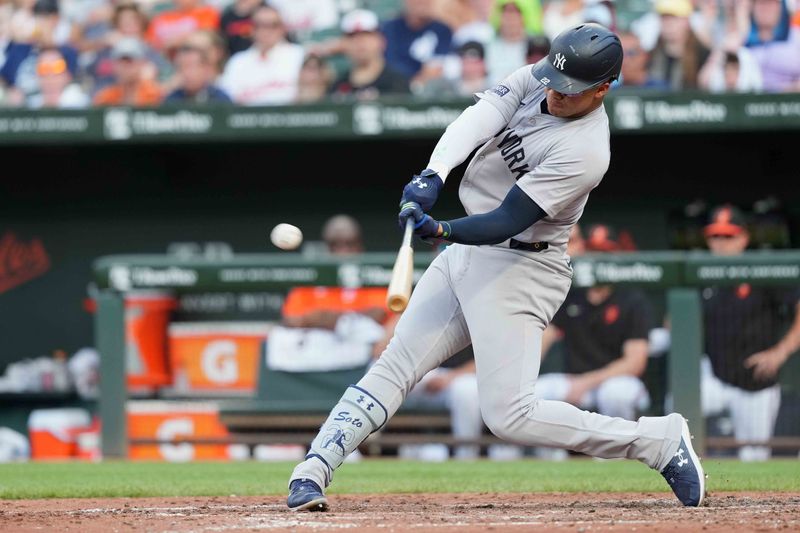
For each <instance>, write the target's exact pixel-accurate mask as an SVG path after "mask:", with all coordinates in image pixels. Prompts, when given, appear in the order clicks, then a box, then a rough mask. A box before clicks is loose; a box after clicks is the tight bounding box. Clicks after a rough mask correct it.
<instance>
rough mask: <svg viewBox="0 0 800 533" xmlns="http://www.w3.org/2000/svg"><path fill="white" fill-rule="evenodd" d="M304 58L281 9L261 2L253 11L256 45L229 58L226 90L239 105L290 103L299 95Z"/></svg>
mask: <svg viewBox="0 0 800 533" xmlns="http://www.w3.org/2000/svg"><path fill="white" fill-rule="evenodd" d="M304 58H305V54H304V52H303V47H302V46H299V45H297V44H292V43H289V42H287V41H286V29H285V28H284V27H283V22H282V21H281V17H280V14H279V13H278V11H277V10H276V9H275V8H272V7H269V6H266V5H261V6H259V7H258V8H257V9H256V10H255V11H254V12H253V46H251V47H250V48H248V49H247V50H245V51H243V52H239V53H238V54H234V55H233V56H232V57H231V58H230V59H229V60H228V64H227V65H226V66H225V71H224V72H223V74H222V79H221V86H222V89H223V90H225V91H226V92H227V93H228V94H229V95H231V97H232V98H233V101H234V102H236V103H237V104H244V105H282V104H289V103H291V102H293V101H294V100H295V98H296V97H297V83H298V79H299V76H300V69H301V68H302V66H303V59H304Z"/></svg>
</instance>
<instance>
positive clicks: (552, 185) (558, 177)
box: [517, 145, 610, 217]
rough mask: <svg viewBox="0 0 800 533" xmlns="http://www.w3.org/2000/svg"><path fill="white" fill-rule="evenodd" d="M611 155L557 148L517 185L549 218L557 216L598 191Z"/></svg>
mask: <svg viewBox="0 0 800 533" xmlns="http://www.w3.org/2000/svg"><path fill="white" fill-rule="evenodd" d="M609 159H610V155H608V154H606V155H605V156H604V155H603V154H602V153H601V150H592V149H590V150H585V149H581V148H580V147H576V145H571V146H565V147H560V148H559V147H556V148H554V149H553V150H551V152H550V153H548V154H547V155H546V156H545V158H544V160H543V161H542V162H541V163H540V164H539V165H537V166H536V167H535V168H534V169H533V170H532V171H530V172H528V173H527V174H525V175H524V176H522V177H521V178H520V179H519V180H518V181H517V185H518V186H519V188H520V189H522V190H523V191H525V193H526V194H527V195H528V196H530V197H531V199H532V200H533V201H534V202H536V203H537V204H538V205H539V207H541V208H542V210H543V211H544V212H545V213H547V215H548V216H550V217H553V216H556V215H557V214H558V213H559V212H560V211H561V210H562V209H564V208H565V207H566V206H568V205H569V204H570V203H572V202H573V201H574V200H575V199H577V198H579V197H581V196H583V195H585V194H587V193H588V192H589V191H591V190H592V189H594V188H595V187H597V185H598V184H599V183H600V180H601V179H602V178H603V175H604V174H605V172H606V170H607V169H608V163H609Z"/></svg>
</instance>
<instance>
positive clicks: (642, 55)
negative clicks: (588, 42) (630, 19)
mask: <svg viewBox="0 0 800 533" xmlns="http://www.w3.org/2000/svg"><path fill="white" fill-rule="evenodd" d="M619 40H620V42H621V43H622V51H623V55H624V61H623V62H622V73H621V75H620V78H619V82H618V83H617V84H615V85H613V87H614V88H635V89H661V90H667V89H669V84H668V83H667V82H666V81H664V80H657V79H655V78H653V77H652V76H651V75H650V71H649V69H648V63H649V59H650V54H648V53H647V52H646V51H645V49H644V48H642V46H641V43H640V41H639V37H638V36H637V35H636V34H635V33H631V32H624V31H623V32H620V33H619Z"/></svg>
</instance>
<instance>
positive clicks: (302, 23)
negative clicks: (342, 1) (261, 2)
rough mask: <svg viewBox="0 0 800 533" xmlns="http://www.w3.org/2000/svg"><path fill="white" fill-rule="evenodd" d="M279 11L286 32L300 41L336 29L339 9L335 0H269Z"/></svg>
mask: <svg viewBox="0 0 800 533" xmlns="http://www.w3.org/2000/svg"><path fill="white" fill-rule="evenodd" d="M267 3H268V4H269V5H271V6H272V7H274V8H275V9H277V10H278V12H279V13H280V15H281V20H283V23H284V26H285V27H286V31H287V32H288V33H289V35H292V36H294V37H295V38H296V39H297V40H298V41H305V40H307V39H309V38H310V37H311V36H312V35H313V34H314V33H315V32H320V31H325V30H330V29H336V26H337V24H338V23H339V8H338V7H337V5H336V1H335V0H269V1H268V2H267Z"/></svg>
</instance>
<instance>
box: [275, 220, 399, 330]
mask: <svg viewBox="0 0 800 533" xmlns="http://www.w3.org/2000/svg"><path fill="white" fill-rule="evenodd" d="M322 240H323V241H324V242H325V245H326V247H327V249H328V253H330V254H331V255H335V256H345V255H357V254H360V253H362V252H363V251H364V244H363V241H362V237H361V226H360V224H359V223H358V222H357V221H356V220H355V219H354V218H353V217H351V216H349V215H336V216H334V217H331V218H330V219H328V220H327V221H326V222H325V225H324V226H323V229H322ZM354 312H355V313H360V314H363V315H366V316H368V317H370V318H371V319H373V320H374V321H375V322H377V323H379V324H383V325H384V326H385V327H387V326H388V327H390V328H392V329H393V328H394V322H396V319H395V317H394V316H393V315H391V314H390V313H389V309H388V308H387V307H386V287H358V288H348V287H313V286H311V287H294V288H292V289H291V291H289V294H287V297H286V302H285V303H284V306H283V320H284V325H286V326H289V327H305V328H310V327H311V328H325V329H330V330H333V329H335V327H336V322H337V320H338V319H339V318H340V317H341V316H342V315H343V314H345V313H354ZM390 323H391V324H390ZM389 336H391V335H389ZM386 342H388V338H387V340H386Z"/></svg>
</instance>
